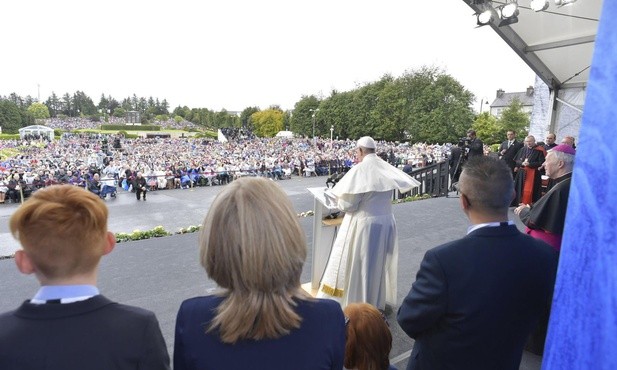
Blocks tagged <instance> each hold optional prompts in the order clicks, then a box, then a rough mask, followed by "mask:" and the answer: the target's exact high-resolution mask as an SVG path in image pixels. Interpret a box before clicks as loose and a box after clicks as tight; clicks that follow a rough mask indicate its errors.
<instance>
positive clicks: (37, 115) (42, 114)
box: [28, 102, 49, 119]
mask: <svg viewBox="0 0 617 370" xmlns="http://www.w3.org/2000/svg"><path fill="white" fill-rule="evenodd" d="M28 112H29V113H30V114H31V115H32V117H34V119H46V118H49V109H48V108H47V106H46V105H45V104H43V103H38V102H34V103H32V104H30V106H29V107H28Z"/></svg>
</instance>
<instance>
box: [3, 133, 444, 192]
mask: <svg viewBox="0 0 617 370" xmlns="http://www.w3.org/2000/svg"><path fill="white" fill-rule="evenodd" d="M315 144H316V145H315ZM2 149H13V151H12V152H11V153H14V154H13V155H10V156H8V157H5V158H0V197H1V198H0V202H2V201H4V199H5V198H6V199H7V200H10V201H12V202H17V201H21V199H22V196H23V197H27V196H29V195H30V194H31V193H32V192H34V191H36V190H37V189H40V188H42V187H45V186H49V185H53V184H62V183H70V184H73V185H80V186H83V187H88V183H89V181H91V180H92V179H93V175H94V174H95V173H97V174H99V177H100V179H99V180H100V181H101V182H105V183H107V184H108V185H111V184H110V183H109V181H110V179H113V184H114V185H115V186H118V187H122V188H124V189H126V190H128V189H131V190H134V189H135V187H134V184H133V182H134V180H135V178H136V177H137V172H141V173H142V175H143V176H144V177H145V179H146V181H147V184H148V190H158V189H173V188H188V187H191V186H208V185H219V184H227V183H229V182H231V181H233V180H234V179H238V178H240V177H244V176H263V177H269V178H272V179H276V180H282V179H287V178H290V177H291V176H324V175H328V174H334V173H342V172H344V171H345V170H346V169H348V168H349V167H351V165H352V164H353V162H354V155H353V149H354V142H353V141H351V140H334V141H332V142H330V141H328V140H318V141H317V142H316V143H315V142H313V141H312V140H309V139H300V138H294V139H290V138H255V137H253V136H246V135H241V136H240V137H239V138H238V139H236V140H229V141H227V142H219V141H217V140H206V139H196V138H170V139H163V138H137V139H125V138H123V137H121V136H119V135H102V134H67V135H63V136H62V138H61V139H60V140H55V141H47V140H5V141H0V150H2ZM378 152H379V153H380V154H381V155H382V157H383V158H385V159H387V160H388V162H390V163H391V164H393V165H395V166H399V167H401V168H402V167H403V165H404V164H406V163H408V162H411V163H413V168H417V167H421V166H424V165H428V164H431V163H434V162H437V161H440V160H443V159H444V158H445V157H446V156H447V154H448V152H449V145H429V144H422V143H420V144H414V145H406V144H404V145H399V144H396V143H388V142H378Z"/></svg>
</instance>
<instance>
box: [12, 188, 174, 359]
mask: <svg viewBox="0 0 617 370" xmlns="http://www.w3.org/2000/svg"><path fill="white" fill-rule="evenodd" d="M107 216H108V211H107V207H106V206H105V203H104V202H103V200H101V199H100V198H99V197H98V196H97V195H95V194H93V193H91V192H89V191H87V190H85V189H83V188H79V187H76V186H68V185H58V186H51V187H48V188H44V189H41V190H38V191H37V192H35V193H34V194H33V195H32V197H31V198H30V199H29V200H28V201H27V202H25V203H24V204H23V205H22V206H21V207H20V208H18V209H17V211H15V213H14V214H13V216H12V217H11V220H10V222H9V227H10V229H11V233H12V234H13V236H14V237H15V238H16V239H18V240H19V242H20V243H21V245H22V247H23V250H19V251H17V252H16V253H15V264H16V265H17V268H18V269H19V271H20V272H22V273H24V274H34V275H35V276H36V278H37V279H38V280H39V282H40V283H41V287H40V289H39V290H38V292H37V293H36V294H35V295H34V298H32V299H30V300H27V301H25V302H24V303H22V305H21V306H19V307H18V308H17V309H16V310H14V311H10V312H7V313H4V314H0V369H2V370H18V369H19V370H30V369H31V370H35V369H63V370H73V369H74V370H78V369H79V370H81V369H88V370H98V369H100V370H109V369H119V370H121V369H150V370H159V369H160V370H168V369H169V355H168V354H167V347H166V345H165V341H164V339H163V336H162V334H161V329H160V328H159V324H158V321H157V319H156V317H155V316H154V314H153V313H152V312H150V311H146V310H144V309H141V308H137V307H131V306H126V305H122V304H119V303H116V302H112V301H111V300H109V299H107V298H106V297H104V296H102V295H101V294H100V293H99V291H98V289H97V287H96V281H97V272H98V265H99V261H100V259H101V257H102V256H103V255H106V254H108V253H110V252H111V251H112V250H113V248H114V245H115V237H114V235H113V234H112V233H110V232H109V231H107Z"/></svg>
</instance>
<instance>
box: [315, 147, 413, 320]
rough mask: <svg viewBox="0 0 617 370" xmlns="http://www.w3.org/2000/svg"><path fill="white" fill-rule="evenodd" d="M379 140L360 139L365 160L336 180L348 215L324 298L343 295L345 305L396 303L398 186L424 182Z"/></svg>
mask: <svg viewBox="0 0 617 370" xmlns="http://www.w3.org/2000/svg"><path fill="white" fill-rule="evenodd" d="M375 147H376V146H375V141H374V140H373V139H372V138H370V137H368V136H365V137H362V138H361V139H360V140H358V143H357V148H356V151H357V156H358V160H359V161H360V162H359V163H358V164H356V165H355V166H354V167H352V168H351V169H350V170H349V172H348V173H347V174H345V176H343V178H342V179H341V180H340V181H339V182H338V184H336V186H334V188H333V189H332V191H331V192H332V193H333V194H334V195H335V196H336V197H337V201H338V208H339V209H340V210H341V211H343V212H345V217H344V218H343V222H342V224H341V227H340V229H339V231H338V234H337V237H336V240H335V242H334V245H333V246H332V251H331V252H330V258H329V259H328V264H327V266H326V270H325V272H324V275H323V277H322V280H321V284H320V286H319V291H318V293H317V297H318V298H331V299H335V300H337V301H338V302H339V303H340V304H341V305H342V306H343V307H345V306H347V305H348V304H349V303H354V302H365V303H370V304H372V305H374V306H375V307H377V308H379V309H382V310H383V309H385V306H386V302H387V303H388V304H390V305H392V306H395V305H396V275H397V263H398V237H397V233H396V222H395V220H394V215H393V214H392V191H393V190H394V189H398V190H399V191H401V192H408V191H410V190H411V189H412V188H414V187H417V186H418V185H420V183H419V182H418V181H416V180H415V179H413V178H411V177H410V176H409V175H407V174H406V173H404V172H403V171H401V170H399V169H397V168H396V167H394V166H392V165H390V164H389V163H387V162H385V161H384V160H382V159H381V158H379V157H378V156H377V155H376V154H375Z"/></svg>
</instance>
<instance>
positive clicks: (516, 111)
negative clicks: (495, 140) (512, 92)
mask: <svg viewBox="0 0 617 370" xmlns="http://www.w3.org/2000/svg"><path fill="white" fill-rule="evenodd" d="M499 127H500V131H499V137H500V138H501V140H504V139H503V138H505V137H506V132H507V131H508V130H514V132H516V137H518V138H524V137H526V136H527V133H528V132H529V114H528V113H525V112H524V111H523V104H521V102H520V101H519V100H518V99H513V100H512V103H510V105H509V106H508V107H507V108H506V109H504V110H503V111H502V112H501V117H500V118H499Z"/></svg>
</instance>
